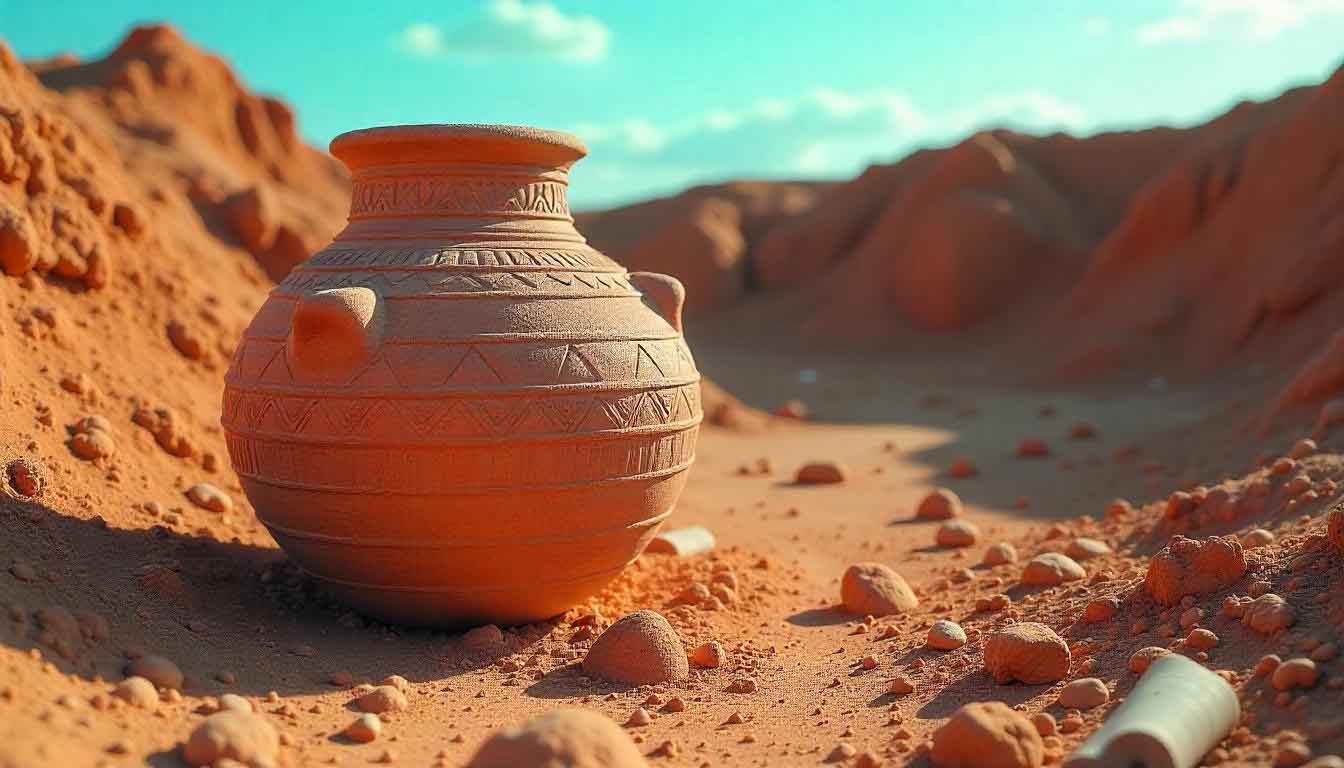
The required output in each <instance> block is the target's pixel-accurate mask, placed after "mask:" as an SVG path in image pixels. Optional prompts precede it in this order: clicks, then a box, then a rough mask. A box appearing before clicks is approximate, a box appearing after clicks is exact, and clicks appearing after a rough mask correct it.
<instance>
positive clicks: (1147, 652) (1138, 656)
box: [1129, 645, 1171, 675]
mask: <svg viewBox="0 0 1344 768" xmlns="http://www.w3.org/2000/svg"><path fill="white" fill-rule="evenodd" d="M1170 653H1171V651H1170V650H1168V649H1166V648H1161V647H1158V646H1156V645H1150V646H1148V647H1147V648H1140V649H1139V650H1137V651H1135V652H1134V653H1133V654H1132V655H1131V656H1130V657H1129V671H1130V672H1133V673H1134V674H1136V675H1142V674H1143V673H1144V672H1147V671H1148V667H1149V666H1150V665H1151V664H1152V663H1153V662H1154V661H1156V660H1157V659H1160V658H1162V657H1163V656H1166V655H1168V654H1170Z"/></svg>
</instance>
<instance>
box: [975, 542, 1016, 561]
mask: <svg viewBox="0 0 1344 768" xmlns="http://www.w3.org/2000/svg"><path fill="white" fill-rule="evenodd" d="M981 562H983V563H984V564H985V565H988V566H996V565H1007V564H1009V563H1016V562H1017V548H1015V547H1014V546H1013V545H1012V544H1009V543H1007V542H1002V541H1001V542H999V543H998V544H990V545H989V548H988V549H986V550H985V557H984V559H983V560H982V561H981Z"/></svg>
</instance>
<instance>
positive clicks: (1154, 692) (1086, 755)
mask: <svg viewBox="0 0 1344 768" xmlns="http://www.w3.org/2000/svg"><path fill="white" fill-rule="evenodd" d="M1240 716H1241V705H1240V703H1239V702H1238V701H1237V694H1236V691H1233V690H1232V686H1230V685H1228V684H1227V681H1226V680H1223V678H1221V677H1219V676H1218V675H1217V674H1216V673H1214V672H1211V671H1209V670H1207V669H1205V668H1204V667H1202V666H1200V665H1199V664H1197V663H1195V662H1193V661H1191V660H1190V659H1187V658H1186V657H1184V656H1181V655H1180V654H1176V653H1173V654H1168V655H1166V656H1163V657H1162V658H1160V659H1157V660H1155V661H1154V662H1153V663H1152V665H1151V666H1149V667H1148V671H1146V672H1144V673H1143V677H1142V678H1140V679H1139V682H1138V684H1137V685H1135V686H1134V690H1133V691H1132V692H1131V693H1130V694H1129V698H1127V699H1125V702H1124V703H1123V704H1121V705H1120V706H1119V707H1117V708H1116V710H1115V711H1114V712H1112V713H1111V715H1110V717H1108V718H1106V722H1105V724H1103V725H1102V727H1101V730H1099V731H1097V732H1096V733H1095V734H1093V735H1092V738H1090V739H1088V740H1087V741H1085V742H1083V744H1082V745H1081V746H1080V747H1078V749H1077V750H1076V751H1075V752H1074V753H1073V754H1072V755H1070V756H1069V759H1068V760H1065V761H1064V768H1194V766H1196V765H1198V764H1199V762H1200V760H1202V759H1203V758H1204V755H1205V754H1207V753H1208V752H1209V750H1211V749H1213V748H1214V747H1215V746H1216V745H1217V744H1218V742H1219V741H1221V740H1222V739H1223V737H1224V736H1226V735H1227V734H1228V733H1229V732H1231V730H1232V727H1233V726H1235V725H1236V724H1237V720H1238V718H1239V717H1240Z"/></svg>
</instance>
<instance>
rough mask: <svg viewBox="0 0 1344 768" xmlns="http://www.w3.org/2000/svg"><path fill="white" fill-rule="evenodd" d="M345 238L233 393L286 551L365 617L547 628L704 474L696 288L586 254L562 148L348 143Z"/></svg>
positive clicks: (251, 491)
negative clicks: (687, 316) (685, 298)
mask: <svg viewBox="0 0 1344 768" xmlns="http://www.w3.org/2000/svg"><path fill="white" fill-rule="evenodd" d="M332 150H333V152H334V153H335V154H336V155H337V156H338V157H340V158H341V159H342V160H344V161H345V162H346V164H347V165H349V166H350V167H351V170H352V172H353V174H354V191H353V195H354V202H353V204H352V206H351V218H350V224H349V225H348V226H347V228H346V229H345V230H344V231H342V232H341V234H340V235H338V236H337V237H336V239H335V241H334V242H333V243H331V245H329V246H328V247H326V248H325V249H323V250H322V251H319V252H318V253H316V254H314V255H313V256H312V257H311V258H309V259H308V260H307V261H306V262H304V263H303V264H301V265H300V266H298V267H296V268H295V269H294V271H293V272H291V273H290V274H289V276H288V277H286V278H285V280H284V281H283V282H281V283H280V284H279V285H278V286H276V288H275V289H274V290H273V291H272V292H271V295H270V296H269V298H268V299H267V301H266V303H265V304H264V305H263V306H262V307H261V309H260V310H259V311H258V313H257V315H256V317H255V318H254V319H253V321H252V323H251V325H250V326H249V327H248V328H247V330H246V332H245V333H244V336H243V338H242V340H241V341H240V343H239V345H238V349H237V352H236V354H235V357H234V360H233V363H232V365H231V366H230V368H229V371H228V373H227V375H226V379H225V392H224V403H223V417H222V424H223V427H224V429H225V433H226V439H227V442H228V449H229V456H230V458H231V460H232V462H233V467H234V469H235V471H236V472H237V473H238V476H239V478H240V480H241V482H242V485H243V489H244V491H245V492H246V494H247V497H248V499H249V500H250V501H251V503H252V505H253V507H254V508H255V509H256V512H257V515H258V517H259V518H260V519H261V521H262V522H263V523H264V524H265V525H266V527H267V528H268V529H269V530H270V531H271V533H272V535H273V536H274V537H275V539H276V541H277V542H278V543H279V544H280V545H281V546H282V547H283V548H284V549H285V551H286V552H287V553H288V554H289V555H290V556H291V557H292V558H293V559H294V561H295V562H296V563H297V564H298V565H299V566H301V567H302V568H303V569H304V570H305V571H307V572H308V573H309V574H311V575H312V577H314V578H315V579H317V580H319V581H320V582H323V583H324V584H325V585H326V586H327V587H329V588H330V590H331V591H332V592H334V593H335V594H336V596H337V597H338V598H340V599H342V600H344V601H346V602H348V603H349V604H351V605H352V606H354V607H355V608H356V609H358V610H359V611H361V612H363V613H366V614H368V615H370V616H373V617H376V618H379V619H382V620H386V621H392V622H397V623H409V624H416V625H428V626H462V625H468V624H481V623H489V622H493V623H500V624H517V623H525V622H531V621H537V620H541V619H544V618H547V617H550V616H553V615H555V614H557V613H560V612H562V611H564V610H565V609H567V608H569V607H570V606H572V605H574V604H576V603H578V602H580V601H582V600H584V599H585V598H587V597H589V596H590V595H592V594H593V593H595V592H596V591H597V590H599V589H600V588H601V587H602V586H604V585H605V584H606V583H607V582H609V581H610V580H611V579H612V578H614V577H615V576H616V575H617V574H619V573H620V572H621V570H622V569H624V568H625V567H626V566H627V565H628V564H629V563H631V562H632V561H633V560H634V559H635V558H637V557H638V556H639V555H640V553H641V552H642V551H643V549H644V547H645V545H646V544H647V543H648V541H649V539H651V538H652V537H653V535H654V534H655V533H656V531H657V529H658V526H659V525H660V524H661V522H662V521H663V519H664V518H666V517H667V515H668V514H669V512H670V511H671V509H672V507H673V505H674V504H675V502H676V499H677V496H678V494H679V493H680V492H681V489H682V487H683V486H684V484H685V482H686V476H687V471H688V470H689V469H690V466H691V463H692V461H693V460H694V456H695V441H696V434H697V431H698V427H699V423H700V419H701V408H700V399H699V374H698V372H697V370H696V368H695V363H694V361H693V359H692V357H691V353H690V350H689V349H688V348H687V346H686V343H685V340H684V339H683V338H682V335H681V332H680V299H681V292H680V291H681V287H680V284H679V283H676V281H675V280H673V279H671V278H666V277H663V276H659V275H647V274H635V275H631V274H628V273H626V271H625V270H624V269H623V268H621V267H620V265H618V264H616V263H615V262H613V261H612V260H611V259H609V258H607V257H606V256H604V255H602V254H601V253H599V252H597V251H596V250H594V249H593V248H591V247H590V246H588V245H587V244H586V243H585V242H584V240H583V238H582V237H581V236H580V235H579V234H578V232H577V231H576V230H575V229H574V227H573V220H572V218H571V217H570V213H569V210H568V207H567V205H566V203H565V194H564V193H565V187H566V183H567V170H568V167H569V164H571V163H572V162H573V161H574V160H577V159H578V157H581V156H582V147H581V145H579V144H578V142H577V140H575V139H573V138H572V137H567V136H565V135H563V134H552V133H549V132H542V131H532V130H530V129H512V128H498V127H490V126H404V127H396V128H386V129H371V130H368V131H358V132H355V133H353V134H345V135H344V136H342V137H338V138H337V139H336V141H334V142H333V144H332Z"/></svg>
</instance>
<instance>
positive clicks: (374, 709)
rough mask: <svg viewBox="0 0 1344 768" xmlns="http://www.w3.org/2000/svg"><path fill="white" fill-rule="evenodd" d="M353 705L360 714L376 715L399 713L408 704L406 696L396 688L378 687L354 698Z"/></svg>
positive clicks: (388, 686) (389, 686)
mask: <svg viewBox="0 0 1344 768" xmlns="http://www.w3.org/2000/svg"><path fill="white" fill-rule="evenodd" d="M354 704H355V708H356V709H358V710H359V711H360V712H368V713H371V714H375V715H378V714H382V713H384V712H400V711H401V710H403V709H405V708H406V707H407V706H408V705H409V702H407V701H406V694H404V693H402V692H401V691H399V690H397V689H396V687H394V686H391V685H379V686H375V687H374V688H373V690H371V691H369V692H367V693H365V694H363V695H361V696H359V697H358V698H356V699H355V702H354Z"/></svg>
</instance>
